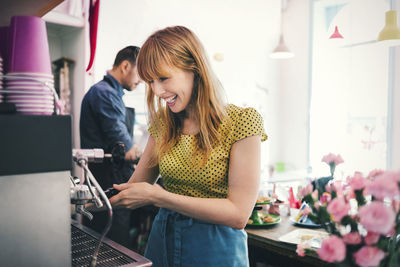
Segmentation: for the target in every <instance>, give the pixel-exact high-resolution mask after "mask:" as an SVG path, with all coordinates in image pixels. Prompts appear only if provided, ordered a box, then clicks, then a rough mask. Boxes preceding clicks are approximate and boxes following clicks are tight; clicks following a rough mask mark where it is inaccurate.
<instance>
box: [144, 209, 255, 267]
mask: <svg viewBox="0 0 400 267" xmlns="http://www.w3.org/2000/svg"><path fill="white" fill-rule="evenodd" d="M144 256H145V257H146V258H148V259H149V260H151V261H152V262H153V267H204V266H208V267H213V266H215V267H224V266H226V267H247V266H249V260H248V253H247V234H246V232H245V231H244V230H243V229H242V230H237V229H234V228H231V227H228V226H224V225H218V224H212V223H207V222H204V221H201V220H197V219H194V218H191V217H187V216H184V215H182V214H180V213H177V212H175V211H171V210H168V209H164V208H161V209H160V211H159V212H158V214H157V216H156V217H155V219H154V222H153V226H152V229H151V232H150V236H149V239H148V242H147V248H146V252H145V255H144Z"/></svg>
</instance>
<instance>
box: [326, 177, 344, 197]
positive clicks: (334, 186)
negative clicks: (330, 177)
mask: <svg viewBox="0 0 400 267" xmlns="http://www.w3.org/2000/svg"><path fill="white" fill-rule="evenodd" d="M325 191H326V192H328V193H332V191H335V192H336V194H337V195H338V196H339V195H342V192H343V185H342V181H340V180H334V181H330V182H329V183H328V184H327V185H326V186H325Z"/></svg>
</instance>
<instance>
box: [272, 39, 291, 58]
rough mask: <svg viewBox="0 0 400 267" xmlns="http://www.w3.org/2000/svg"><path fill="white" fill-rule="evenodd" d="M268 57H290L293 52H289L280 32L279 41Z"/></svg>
mask: <svg viewBox="0 0 400 267" xmlns="http://www.w3.org/2000/svg"><path fill="white" fill-rule="evenodd" d="M269 56H270V58H276V59H279V58H292V57H293V56H294V54H293V53H292V52H290V50H289V48H288V47H287V46H286V44H285V40H284V39H283V35H282V34H281V36H280V38H279V43H278V45H277V46H276V48H275V49H274V51H273V52H272V53H271V54H270V55H269Z"/></svg>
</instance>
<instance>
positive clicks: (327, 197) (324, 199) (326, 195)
mask: <svg viewBox="0 0 400 267" xmlns="http://www.w3.org/2000/svg"><path fill="white" fill-rule="evenodd" d="M331 198H332V197H331V194H329V193H327V192H324V193H322V196H321V197H320V198H319V201H320V202H321V204H325V203H329V201H331Z"/></svg>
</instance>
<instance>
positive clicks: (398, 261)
mask: <svg viewBox="0 0 400 267" xmlns="http://www.w3.org/2000/svg"><path fill="white" fill-rule="evenodd" d="M399 265H400V257H399V251H396V252H394V253H393V254H391V255H389V265H388V267H398V266H399Z"/></svg>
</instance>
